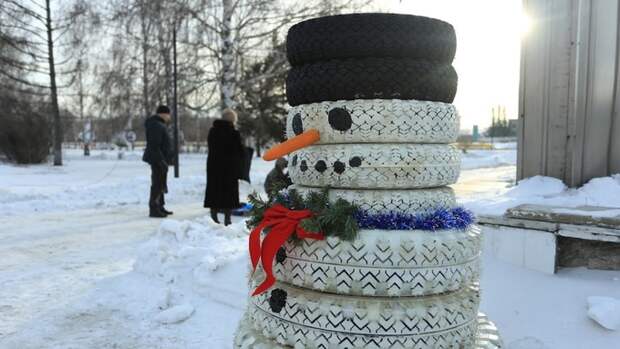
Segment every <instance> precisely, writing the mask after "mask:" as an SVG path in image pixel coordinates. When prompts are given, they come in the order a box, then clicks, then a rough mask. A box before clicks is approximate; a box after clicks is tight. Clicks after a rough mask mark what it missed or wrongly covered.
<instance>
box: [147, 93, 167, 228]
mask: <svg viewBox="0 0 620 349" xmlns="http://www.w3.org/2000/svg"><path fill="white" fill-rule="evenodd" d="M168 123H170V109H169V108H168V107H167V106H165V105H160V106H159V107H157V111H156V114H155V115H153V116H151V117H149V118H147V119H146V121H145V122H144V127H145V129H146V149H144V155H143V156H142V161H144V162H146V163H148V164H149V165H151V195H150V198H149V216H150V217H155V218H163V217H166V216H167V215H171V214H172V212H171V211H168V210H166V209H165V208H164V204H165V201H164V193H165V192H167V191H168V184H167V180H168V164H169V163H170V162H172V157H173V150H172V142H170V135H169V134H168V129H167V127H166V124H168Z"/></svg>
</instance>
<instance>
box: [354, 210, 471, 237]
mask: <svg viewBox="0 0 620 349" xmlns="http://www.w3.org/2000/svg"><path fill="white" fill-rule="evenodd" d="M355 219H356V220H357V224H358V225H359V227H360V228H361V229H386V230H433V231H434V230H444V229H466V228H467V227H469V226H470V225H471V224H473V223H474V220H475V217H474V214H473V213H472V212H470V211H468V210H466V209H464V208H462V207H455V208H451V209H445V208H441V209H438V210H436V211H434V212H431V213H428V214H419V215H412V214H404V213H377V214H369V213H368V212H366V211H358V212H357V214H356V215H355Z"/></svg>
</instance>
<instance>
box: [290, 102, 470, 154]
mask: <svg viewBox="0 0 620 349" xmlns="http://www.w3.org/2000/svg"><path fill="white" fill-rule="evenodd" d="M308 129H316V130H318V131H319V133H320V134H321V140H320V141H319V144H332V143H454V142H456V139H457V137H458V133H459V115H458V112H457V110H456V108H455V107H454V105H452V104H449V103H442V102H430V101H418V100H400V99H370V100H364V99H357V100H352V101H343V100H341V101H336V102H319V103H311V104H302V105H298V106H295V107H292V108H291V109H289V112H288V118H287V122H286V135H287V137H288V138H289V139H290V138H292V137H294V136H295V135H297V134H300V133H301V132H303V131H305V130H308Z"/></svg>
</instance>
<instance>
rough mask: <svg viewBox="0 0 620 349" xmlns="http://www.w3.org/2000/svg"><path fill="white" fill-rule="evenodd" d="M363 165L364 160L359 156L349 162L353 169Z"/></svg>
mask: <svg viewBox="0 0 620 349" xmlns="http://www.w3.org/2000/svg"><path fill="white" fill-rule="evenodd" d="M361 165H362V158H360V157H359V156H354V157H352V158H351V159H350V160H349V166H351V167H360V166H361Z"/></svg>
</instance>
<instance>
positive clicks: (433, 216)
mask: <svg viewBox="0 0 620 349" xmlns="http://www.w3.org/2000/svg"><path fill="white" fill-rule="evenodd" d="M276 201H278V202H280V203H281V204H283V205H284V206H286V207H288V208H291V207H290V206H291V203H290V196H289V194H288V192H287V191H282V192H280V193H279V195H278V200H276ZM297 209H299V208H297ZM355 219H356V220H357V225H358V226H359V228H360V229H384V230H431V231H435V230H447V229H461V230H462V229H467V228H468V227H469V226H470V225H472V224H474V222H475V220H476V217H475V215H474V214H473V212H471V211H469V210H466V209H465V208H463V207H454V208H450V209H448V208H439V209H436V210H435V211H432V212H430V213H426V214H418V215H413V214H406V213H395V212H390V213H368V212H367V211H364V210H359V211H358V212H357V213H356V214H355Z"/></svg>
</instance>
